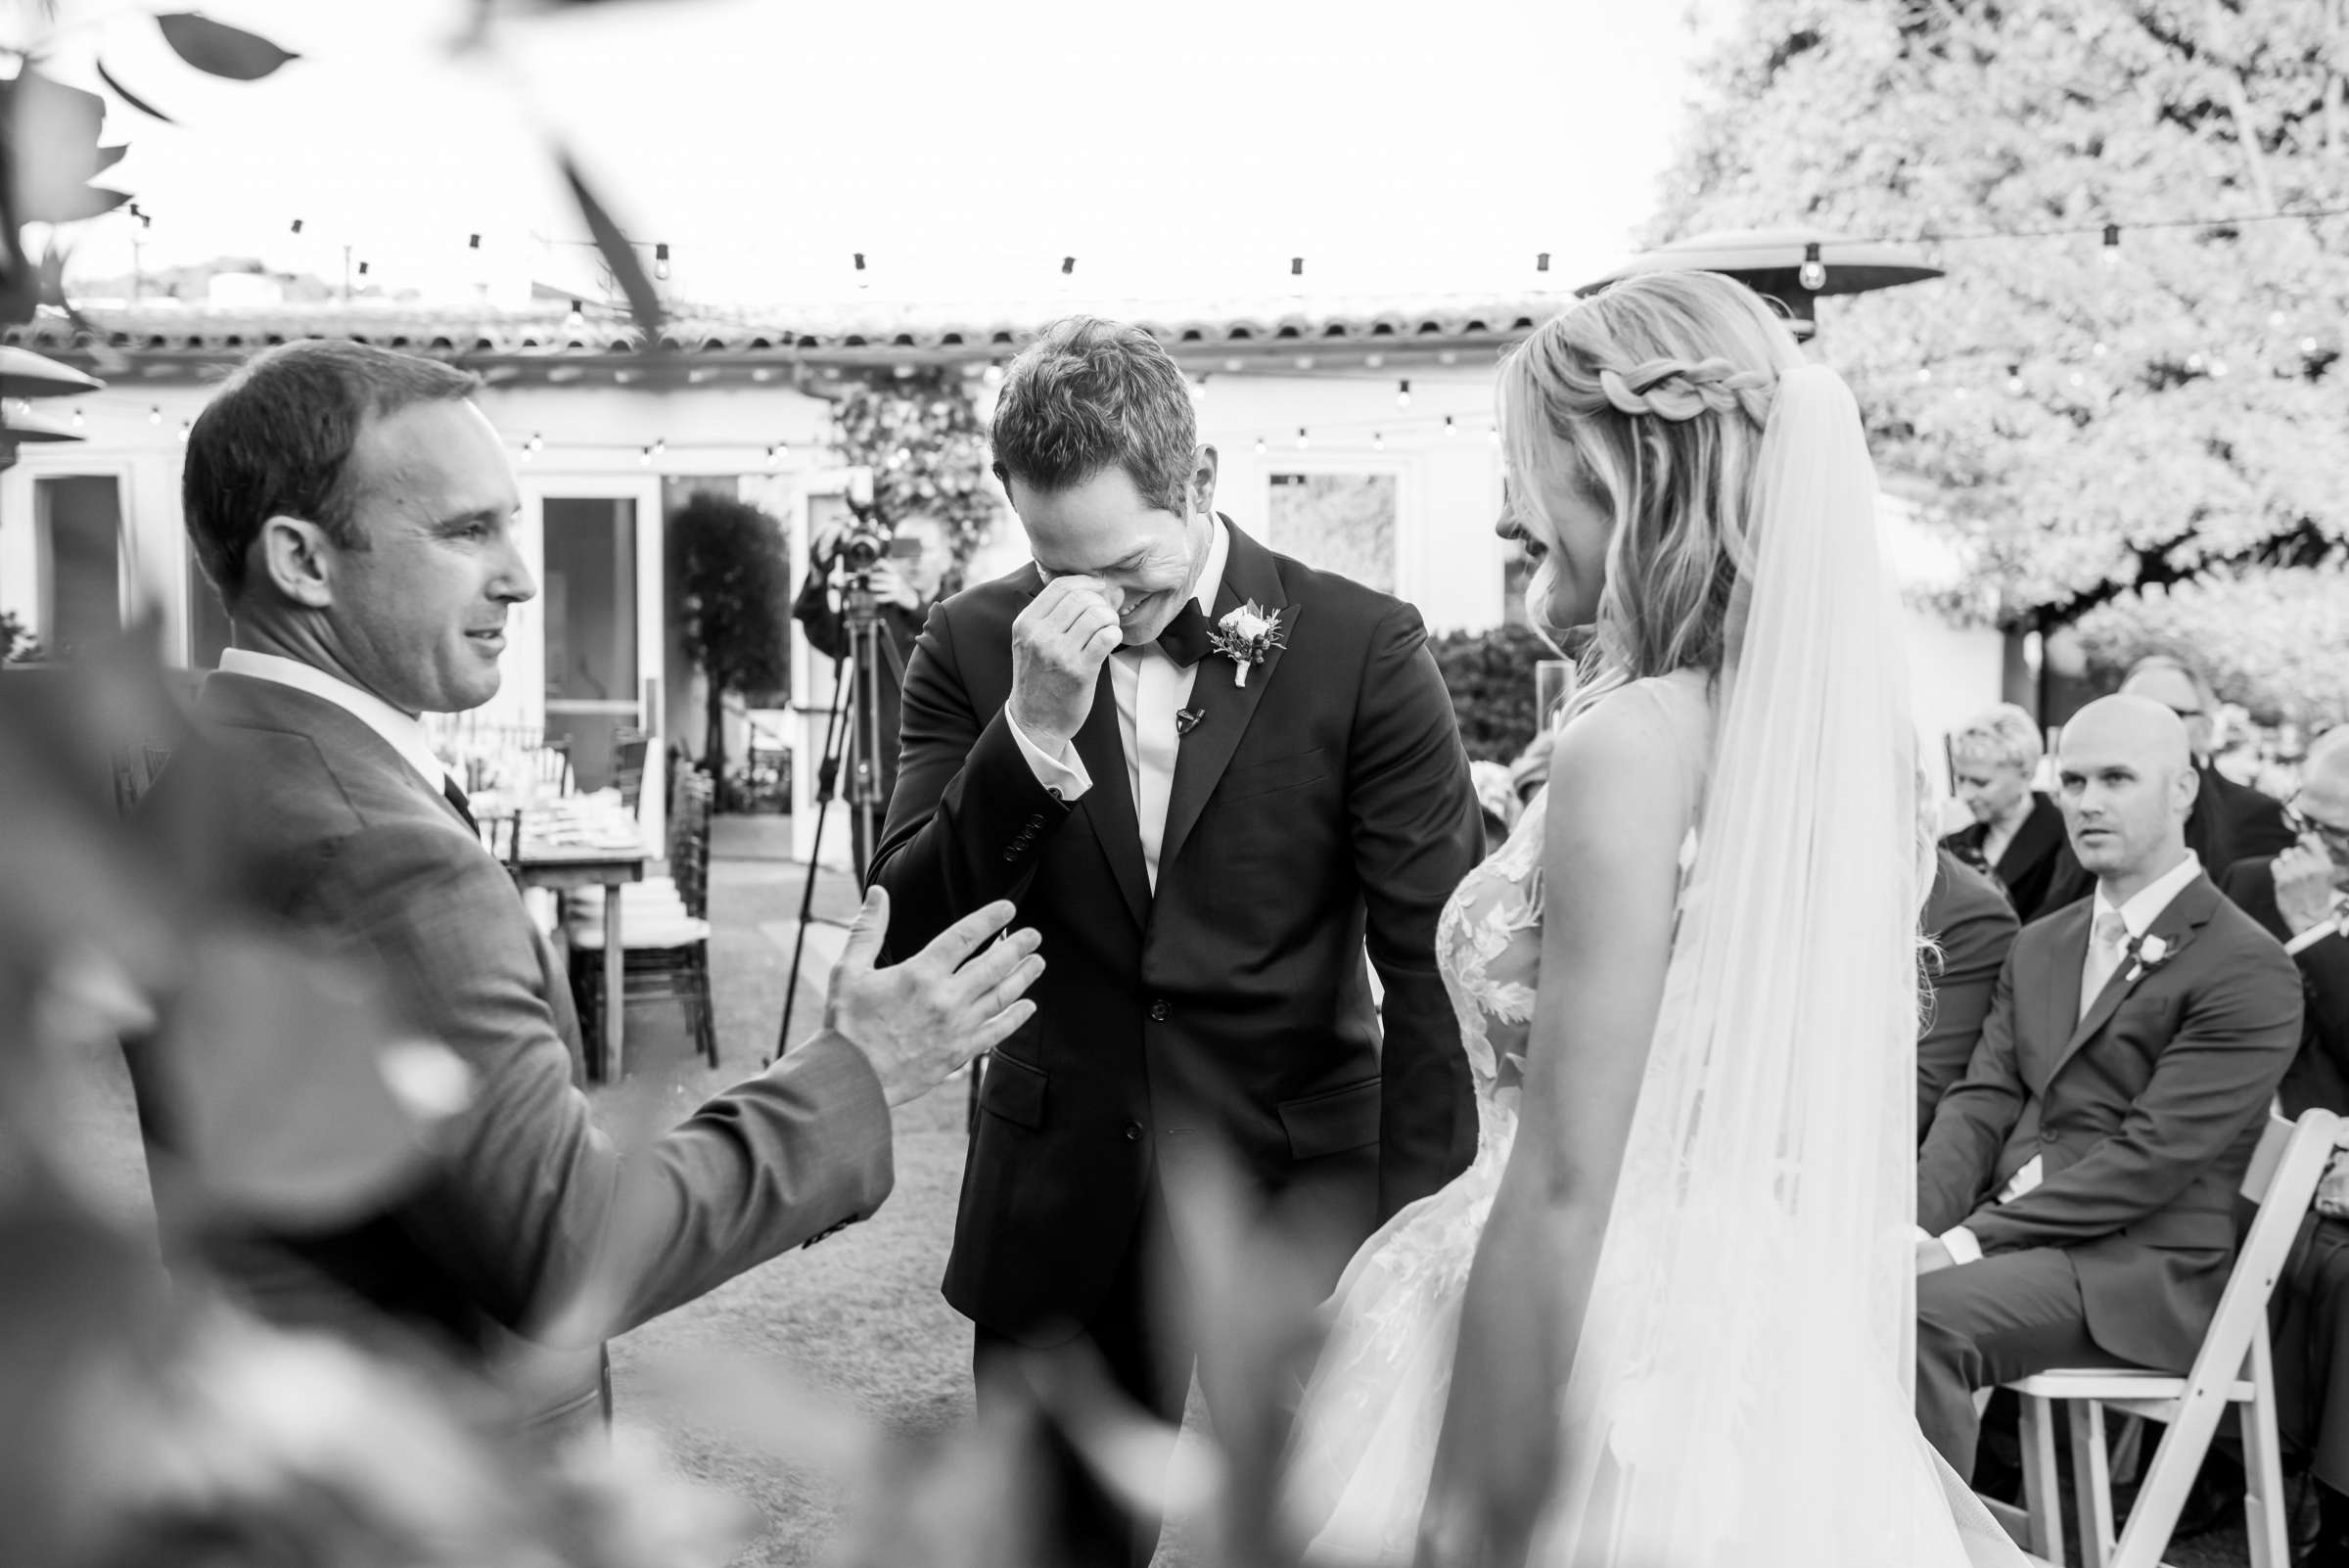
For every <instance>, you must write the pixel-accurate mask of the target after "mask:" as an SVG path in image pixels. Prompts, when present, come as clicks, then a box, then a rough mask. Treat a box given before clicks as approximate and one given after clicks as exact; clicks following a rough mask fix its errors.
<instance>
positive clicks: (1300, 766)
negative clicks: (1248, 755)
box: [1215, 746, 1329, 806]
mask: <svg viewBox="0 0 2349 1568" xmlns="http://www.w3.org/2000/svg"><path fill="white" fill-rule="evenodd" d="M1327 777H1329V749H1328V748H1327V747H1325V746H1316V747H1314V748H1313V750H1312V751H1310V752H1298V753H1296V754H1294V755H1293V756H1289V757H1275V758H1274V759H1272V761H1269V762H1255V763H1251V764H1250V765H1249V766H1247V767H1235V768H1232V769H1231V770H1230V771H1228V772H1226V773H1225V774H1224V775H1223V779H1222V782H1221V783H1220V784H1218V785H1217V786H1216V797H1215V798H1216V799H1217V800H1218V801H1221V802H1222V803H1223V804H1224V805H1226V806H1228V805H1230V804H1231V803H1232V802H1234V801H1245V800H1248V799H1250V798H1251V797H1253V796H1258V795H1270V794H1271V793H1273V792H1274V791H1275V790H1293V789H1296V788H1297V787H1298V786H1300V785H1303V784H1313V783H1318V782H1319V781H1320V780H1322V779H1325V778H1327Z"/></svg>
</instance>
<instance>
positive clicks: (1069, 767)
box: [1003, 708, 1093, 801]
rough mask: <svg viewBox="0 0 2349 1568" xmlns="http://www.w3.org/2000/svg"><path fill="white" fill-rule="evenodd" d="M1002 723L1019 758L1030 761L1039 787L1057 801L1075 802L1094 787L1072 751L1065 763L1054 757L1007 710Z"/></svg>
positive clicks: (1029, 763)
mask: <svg viewBox="0 0 2349 1568" xmlns="http://www.w3.org/2000/svg"><path fill="white" fill-rule="evenodd" d="M1003 722H1004V724H1005V725H1006V726H1008V727H1009V728H1010V730H1011V739H1012V742H1013V744H1014V745H1016V746H1018V747H1019V749H1020V755H1021V756H1022V757H1025V758H1026V759H1028V771H1029V772H1031V773H1034V774H1035V775H1036V782H1037V783H1038V784H1041V785H1042V786H1043V787H1044V788H1045V789H1047V790H1050V791H1051V792H1052V795H1053V798H1054V799H1056V800H1060V801H1075V800H1077V799H1078V798H1079V797H1080V796H1082V795H1083V794H1084V792H1085V791H1086V790H1089V789H1091V788H1092V787H1093V777H1092V775H1091V774H1090V773H1087V772H1086V771H1085V770H1084V760H1083V759H1082V758H1081V757H1079V756H1077V755H1076V753H1075V752H1074V751H1073V750H1072V751H1071V752H1070V754H1069V757H1068V759H1067V761H1062V760H1061V759H1060V758H1057V757H1054V756H1053V755H1052V754H1051V753H1050V752H1047V751H1045V750H1044V749H1043V748H1042V747H1041V746H1038V745H1037V744H1036V741H1035V739H1034V738H1033V737H1031V736H1030V735H1029V733H1028V732H1027V731H1026V730H1024V729H1022V728H1020V721H1019V720H1018V719H1016V718H1014V717H1012V716H1011V710H1010V709H1008V708H1006V709H1004V710H1003Z"/></svg>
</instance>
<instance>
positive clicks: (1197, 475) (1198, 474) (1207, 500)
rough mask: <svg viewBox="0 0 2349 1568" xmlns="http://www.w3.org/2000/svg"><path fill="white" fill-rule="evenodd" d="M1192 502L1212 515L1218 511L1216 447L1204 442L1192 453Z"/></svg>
mask: <svg viewBox="0 0 2349 1568" xmlns="http://www.w3.org/2000/svg"><path fill="white" fill-rule="evenodd" d="M1191 504H1192V505H1193V506H1196V507H1197V508H1198V509H1199V510H1200V511H1202V512H1205V513H1206V514H1208V515H1209V516H1210V517H1213V516H1214V515H1215V511H1216V449H1215V448H1214V447H1213V446H1209V445H1207V444H1205V443H1204V442H1203V443H1201V445H1200V446H1199V448H1198V450H1196V451H1194V452H1193V453H1192V454H1191Z"/></svg>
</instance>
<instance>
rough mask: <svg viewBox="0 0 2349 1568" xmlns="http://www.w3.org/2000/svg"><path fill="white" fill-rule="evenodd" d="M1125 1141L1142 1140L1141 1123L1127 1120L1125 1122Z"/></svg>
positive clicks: (1137, 1141)
mask: <svg viewBox="0 0 2349 1568" xmlns="http://www.w3.org/2000/svg"><path fill="white" fill-rule="evenodd" d="M1126 1141H1127V1142H1128V1143H1139V1142H1141V1141H1142V1124H1141V1123H1139V1122H1128V1123H1127V1124H1126Z"/></svg>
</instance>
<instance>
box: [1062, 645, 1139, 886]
mask: <svg viewBox="0 0 2349 1568" xmlns="http://www.w3.org/2000/svg"><path fill="white" fill-rule="evenodd" d="M1110 657H1111V658H1113V659H1114V658H1116V657H1117V656H1116V655H1115V654H1112V655H1111V656H1110ZM1118 731H1119V726H1118V694H1117V688H1116V686H1115V685H1114V684H1113V683H1112V680H1111V676H1110V672H1109V662H1108V660H1103V661H1102V663H1101V673H1100V677H1099V679H1098V681H1097V682H1096V683H1095V685H1094V687H1093V707H1092V711H1091V712H1090V713H1088V714H1086V715H1084V727H1083V728H1082V729H1080V730H1079V731H1078V732H1077V756H1078V757H1079V759H1081V760H1082V761H1083V763H1084V771H1085V773H1086V774H1087V775H1088V776H1089V777H1090V778H1091V779H1092V781H1093V787H1092V788H1091V789H1089V790H1087V791H1086V792H1085V795H1084V799H1083V800H1082V801H1081V802H1079V803H1078V808H1079V809H1080V810H1082V811H1083V812H1084V816H1085V820H1086V821H1088V822H1090V823H1091V824H1092V825H1093V837H1095V838H1097V839H1099V840H1100V841H1101V853H1103V854H1104V855H1106V856H1107V857H1108V859H1109V869H1110V871H1111V872H1112V873H1113V874H1114V875H1115V876H1116V877H1117V879H1118V891H1119V892H1120V893H1122V894H1124V895H1125V896H1126V907H1127V908H1128V910H1129V911H1131V913H1132V915H1133V923H1134V924H1135V925H1137V926H1138V925H1140V924H1142V923H1143V922H1144V921H1145V920H1147V919H1148V918H1149V915H1150V869H1149V867H1147V866H1145V865H1144V864H1143V863H1142V832H1141V828H1140V827H1139V826H1138V825H1137V823H1136V822H1135V819H1134V814H1133V786H1132V785H1131V784H1129V783H1128V782H1127V778H1126V741H1125V737H1124V736H1123V735H1121V734H1120V733H1119V732H1118Z"/></svg>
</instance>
